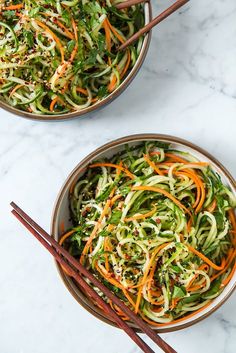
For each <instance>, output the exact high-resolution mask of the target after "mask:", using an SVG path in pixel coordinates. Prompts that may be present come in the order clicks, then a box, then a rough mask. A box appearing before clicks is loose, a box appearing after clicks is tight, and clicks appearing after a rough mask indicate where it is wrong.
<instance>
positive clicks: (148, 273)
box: [60, 141, 236, 326]
mask: <svg viewBox="0 0 236 353" xmlns="http://www.w3.org/2000/svg"><path fill="white" fill-rule="evenodd" d="M235 206H236V200H235V196H234V195H233V193H232V191H231V190H230V189H229V187H228V186H226V185H224V183H223V182H222V180H221V177H220V176H219V175H218V174H217V173H216V172H215V171H214V170H213V168H212V167H211V166H210V164H209V163H208V162H202V161H199V160H198V159H197V158H196V157H194V156H193V155H192V154H190V153H187V152H183V151H180V150H175V149H173V148H172V147H171V145H169V144H165V143H162V142H152V141H148V142H145V143H142V144H140V145H138V146H129V145H127V146H126V148H125V149H124V150H122V151H121V152H119V153H117V154H116V155H115V156H114V157H112V158H111V159H109V160H101V161H95V162H93V163H92V164H90V165H89V166H88V168H87V170H86V172H85V174H84V175H83V176H82V177H80V179H79V180H78V181H76V183H75V185H72V187H71V190H70V211H71V217H72V220H73V224H74V226H73V227H72V228H71V229H69V230H67V232H66V233H65V234H64V235H62V237H61V238H60V244H63V246H64V247H65V248H66V249H68V251H69V252H70V253H71V254H72V255H73V256H74V257H76V258H77V259H78V260H79V261H80V262H81V263H82V264H83V265H84V266H85V267H86V268H87V269H89V270H90V271H91V272H92V273H93V274H94V276H96V277H97V278H98V279H99V280H100V281H101V282H102V283H104V284H105V285H106V286H107V287H108V288H109V289H110V290H111V291H112V292H114V294H116V295H117V296H118V297H119V298H120V299H121V300H123V301H124V303H125V304H126V305H127V306H129V307H130V308H131V309H132V310H134V311H135V312H136V313H138V314H139V315H140V316H141V317H142V318H143V319H144V320H145V321H147V322H148V323H150V324H151V325H154V326H155V325H156V326H162V325H168V324H169V323H176V322H179V321H181V320H185V319H186V318H188V317H191V316H192V315H195V314H196V313H197V312H199V311H201V310H203V309H204V308H206V306H208V305H209V304H210V303H211V302H212V300H213V299H214V298H216V297H217V296H219V294H220V293H221V292H222V291H223V290H224V288H225V286H226V285H227V284H228V283H229V281H230V279H231V278H232V276H233V273H234V271H235V268H236V263H235V254H236V239H235V237H236V220H235V213H234V208H235ZM96 290H97V291H99V290H98V289H96ZM101 295H103V294H102V293H101ZM104 299H105V300H107V301H108V302H109V300H108V299H107V298H105V297H104ZM110 304H111V305H112V306H113V304H112V303H110ZM113 308H114V310H116V311H117V312H118V314H119V315H121V317H122V318H123V319H124V320H127V319H128V318H127V317H126V316H125V315H124V313H122V312H121V311H120V310H119V308H117V307H116V306H113Z"/></svg>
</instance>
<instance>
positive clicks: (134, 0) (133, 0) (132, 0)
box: [116, 0, 189, 50]
mask: <svg viewBox="0 0 236 353" xmlns="http://www.w3.org/2000/svg"><path fill="white" fill-rule="evenodd" d="M146 1H149V0H127V1H125V2H122V3H120V4H117V5H116V8H117V9H120V10H122V9H125V8H127V7H130V6H133V5H137V4H140V3H142V2H146ZM188 1H189V0H177V1H176V2H175V3H174V4H173V5H171V6H170V7H168V8H167V9H166V10H165V11H163V12H162V13H161V14H160V15H158V16H157V17H155V18H154V19H153V20H152V21H150V22H149V23H148V24H147V25H146V26H144V27H143V28H141V29H140V30H139V31H138V32H136V33H135V34H134V35H133V36H131V37H130V38H129V39H128V40H127V41H125V42H124V43H123V44H122V45H121V46H120V47H119V48H118V49H119V50H124V49H126V48H127V47H128V46H129V45H131V44H132V43H133V42H135V41H136V40H137V39H138V38H139V37H140V36H142V35H144V34H146V33H147V32H149V31H150V30H151V29H152V28H153V27H154V26H156V25H157V24H158V23H160V22H162V21H163V20H164V19H165V18H167V17H168V16H170V15H171V14H172V13H174V12H175V11H177V10H178V9H179V8H180V7H182V6H183V5H185V4H186V3H187V2H188Z"/></svg>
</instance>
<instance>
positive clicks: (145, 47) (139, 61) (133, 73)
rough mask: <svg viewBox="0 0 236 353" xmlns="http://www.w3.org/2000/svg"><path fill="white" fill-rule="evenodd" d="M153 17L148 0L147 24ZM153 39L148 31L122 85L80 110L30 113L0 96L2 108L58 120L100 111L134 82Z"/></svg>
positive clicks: (48, 119) (145, 15)
mask: <svg viewBox="0 0 236 353" xmlns="http://www.w3.org/2000/svg"><path fill="white" fill-rule="evenodd" d="M151 19H152V5H151V2H150V1H147V2H146V3H145V4H144V20H145V24H147V23H149V22H150V20H151ZM150 40H151V32H149V33H147V34H146V35H145V37H144V40H143V44H142V47H141V50H140V53H139V56H138V58H137V61H136V62H135V65H134V66H133V67H132V69H131V70H130V72H129V73H128V74H127V76H126V77H125V78H124V80H123V81H122V82H121V83H120V85H119V86H118V87H117V88H116V89H115V90H114V91H113V92H111V93H110V94H109V95H108V96H107V97H106V98H104V99H102V100H100V101H98V102H97V103H95V104H93V105H91V106H89V107H87V108H85V109H82V110H80V111H74V112H69V113H66V114H57V115H56V114H54V115H48V114H35V113H30V112H25V111H23V110H20V109H17V108H15V107H12V106H10V105H9V104H8V103H6V102H5V101H4V100H3V99H2V98H1V96H0V108H2V109H4V110H7V111H8V112H10V113H12V114H14V115H16V116H19V117H23V118H27V119H32V120H38V121H58V120H70V119H75V118H78V117H81V116H84V115H87V114H89V113H92V112H95V111H98V110H99V109H101V108H103V107H105V106H106V105H108V104H109V103H111V102H112V101H113V100H114V99H116V98H117V97H118V96H119V95H120V94H121V93H122V92H123V91H124V90H125V89H126V88H127V87H128V86H129V84H130V83H131V82H132V80H133V79H134V78H135V76H136V75H137V73H138V72H139V70H140V68H141V66H142V64H143V62H144V60H145V58H146V55H147V52H148V48H149V44H150Z"/></svg>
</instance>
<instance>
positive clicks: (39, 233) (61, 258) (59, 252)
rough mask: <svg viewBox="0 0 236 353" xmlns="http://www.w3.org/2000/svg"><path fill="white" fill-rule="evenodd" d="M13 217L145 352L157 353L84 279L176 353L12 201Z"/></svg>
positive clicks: (156, 341)
mask: <svg viewBox="0 0 236 353" xmlns="http://www.w3.org/2000/svg"><path fill="white" fill-rule="evenodd" d="M11 206H12V208H13V210H12V211H11V212H12V214H13V215H14V216H15V217H16V218H17V219H18V220H19V221H20V222H21V223H22V224H23V225H24V226H25V228H27V229H28V230H29V231H30V232H31V233H32V234H33V235H34V237H35V238H36V239H37V240H38V241H39V242H40V243H41V244H42V245H43V246H44V247H45V248H46V249H47V250H48V251H49V252H50V253H51V255H52V256H53V257H54V258H55V259H56V261H57V262H58V263H59V264H60V265H61V266H63V268H64V269H65V270H66V271H67V272H68V274H70V276H71V277H73V278H74V279H75V281H76V282H77V283H78V284H79V285H80V286H81V287H82V288H83V289H84V290H85V292H86V293H87V294H88V295H89V296H90V297H91V298H93V300H94V301H95V302H96V304H97V305H99V306H100V307H102V308H103V310H104V312H106V313H107V315H109V316H110V317H111V318H112V319H113V320H114V322H116V324H117V325H118V326H119V327H120V328H121V329H123V330H124V331H125V332H126V333H127V334H128V335H129V336H130V338H131V339H132V340H133V341H134V342H135V343H136V344H137V345H138V346H139V347H140V348H141V349H142V351H143V352H145V353H154V351H153V350H152V349H151V348H150V347H149V346H148V345H147V343H145V342H144V341H143V340H142V338H141V337H140V336H139V335H138V334H137V333H136V332H135V331H134V330H133V329H132V328H131V327H130V326H129V325H128V324H127V323H126V322H125V321H123V320H122V319H121V318H120V316H119V315H118V314H117V313H116V312H115V311H114V310H113V309H112V308H111V307H110V305H108V304H107V303H106V302H105V301H104V300H103V299H102V298H101V297H100V296H99V295H98V294H97V292H96V291H95V290H94V289H93V288H92V287H91V286H90V285H89V284H88V283H87V282H86V281H85V280H84V278H83V276H84V277H86V278H88V279H89V280H90V281H91V282H92V283H93V285H94V286H96V287H97V288H99V289H100V290H101V291H102V292H103V293H104V295H106V297H107V298H109V299H110V300H111V301H112V302H113V303H114V304H116V305H117V306H118V307H119V308H120V309H121V310H122V311H123V313H124V314H125V315H126V316H128V317H129V319H130V321H133V322H134V323H135V324H136V325H137V326H138V327H139V329H140V330H141V331H142V332H143V333H145V334H146V335H147V336H149V337H150V338H151V339H152V340H153V341H154V342H155V343H156V344H157V345H158V346H159V347H160V348H161V349H162V350H163V351H164V352H166V353H176V351H175V350H174V349H173V348H172V347H170V346H169V345H168V344H167V343H166V342H165V341H163V339H162V338H161V337H160V336H159V335H158V334H156V333H155V332H154V331H153V330H152V329H151V328H150V327H149V326H148V325H147V324H146V323H145V322H144V321H143V320H142V319H141V318H140V317H139V316H138V315H136V314H135V313H134V312H133V311H132V310H130V309H129V308H128V307H127V306H126V305H125V304H124V303H123V302H122V301H121V300H120V299H119V298H118V297H116V296H115V295H114V294H113V293H112V292H110V290H109V289H108V288H107V287H105V286H104V285H103V284H102V283H101V282H100V281H99V280H98V279H96V278H95V277H94V276H93V274H92V273H91V272H89V271H88V270H87V269H86V268H85V267H84V266H83V265H81V264H80V262H78V261H77V260H76V259H75V258H74V257H73V256H71V255H70V254H69V252H68V251H66V250H65V249H64V248H63V247H62V246H61V245H59V244H58V243H57V241H56V240H55V239H54V238H52V237H51V236H50V235H49V234H48V233H47V232H46V231H45V230H44V229H43V228H41V227H40V226H39V225H38V224H37V223H36V222H35V221H34V220H33V219H32V218H30V217H29V216H28V215H27V214H26V213H25V212H24V211H23V210H22V209H21V208H20V207H19V206H17V205H16V204H15V203H14V202H11Z"/></svg>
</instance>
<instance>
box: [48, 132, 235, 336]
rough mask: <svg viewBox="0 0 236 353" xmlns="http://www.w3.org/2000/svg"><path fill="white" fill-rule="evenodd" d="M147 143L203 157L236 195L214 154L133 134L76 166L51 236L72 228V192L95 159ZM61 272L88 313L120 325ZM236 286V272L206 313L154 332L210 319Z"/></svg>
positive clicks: (182, 142)
mask: <svg viewBox="0 0 236 353" xmlns="http://www.w3.org/2000/svg"><path fill="white" fill-rule="evenodd" d="M145 141H161V142H166V143H169V144H171V146H172V147H173V148H175V149H178V150H181V151H185V152H190V153H191V154H192V155H194V156H196V157H197V158H199V159H200V160H201V161H206V162H209V163H210V164H211V167H212V168H213V169H214V170H215V171H216V172H217V173H218V174H219V175H220V176H221V178H222V181H223V183H224V184H225V185H228V186H229V188H230V189H231V190H232V191H233V193H234V194H235V195H236V182H235V180H234V178H233V177H232V176H231V174H230V173H229V172H228V171H227V170H226V168H225V167H224V166H223V165H222V164H221V163H220V162H219V161H218V160H217V159H216V158H215V157H213V156H212V155H211V154H209V153H208V152H206V151H205V150H203V149H202V148H200V147H198V146H196V145H194V144H192V143H191V142H188V141H185V140H182V139H180V138H178V137H173V136H168V135H160V134H140V135H132V136H127V137H123V138H119V139H118V140H114V141H111V142H109V143H107V144H105V145H103V146H101V147H99V148H97V149H96V150H95V151H94V152H92V153H90V154H89V155H88V156H87V157H85V158H84V159H83V160H82V161H81V162H79V164H78V165H77V166H76V167H75V169H74V170H73V171H72V172H71V174H70V175H69V176H68V178H67V179H66V181H65V183H64V185H63V186H62V188H61V190H60V192H59V195H58V197H57V200H56V202H55V207H54V210H53V214H52V222H51V234H52V236H53V237H54V238H55V239H56V240H59V239H60V237H61V233H60V225H61V223H64V225H65V229H67V228H69V227H71V226H72V223H71V220H70V212H69V192H70V188H71V186H72V185H74V183H75V182H76V181H77V180H78V179H79V178H80V177H81V176H82V175H83V174H84V172H85V170H86V168H87V166H88V165H89V164H90V163H91V162H92V161H94V160H99V159H101V158H104V157H107V158H110V157H112V156H113V155H115V154H116V153H117V152H120V151H121V150H123V149H124V145H125V144H127V143H128V144H129V145H130V146H135V145H137V144H139V143H141V142H145ZM56 266H57V269H58V271H59V274H60V277H61V279H62V281H63V282H64V284H65V286H66V287H67V289H68V290H69V292H70V293H71V294H72V295H73V297H74V298H75V299H76V300H77V302H78V303H79V304H80V305H82V306H83V307H84V308H85V309H86V310H88V311H89V312H90V313H91V314H93V315H94V316H95V317H97V318H99V319H100V320H102V321H103V322H106V323H108V324H110V325H113V326H116V324H115V323H114V322H113V321H112V319H111V318H109V317H108V316H107V315H106V314H105V313H104V312H103V311H102V310H101V309H100V308H98V307H97V306H96V305H95V304H94V303H93V302H92V301H91V299H89V298H88V297H87V296H86V295H85V294H84V292H83V291H82V290H81V289H80V288H79V287H78V285H77V284H76V283H75V281H74V280H73V279H72V278H71V277H69V276H68V275H67V274H66V273H65V272H64V271H63V270H62V268H61V266H60V265H58V264H56ZM235 287H236V273H234V275H233V277H232V278H231V280H230V282H229V283H228V284H227V286H226V287H225V289H224V290H223V292H222V293H221V294H220V295H219V296H218V297H217V298H215V299H214V300H213V301H212V302H211V303H210V304H209V305H208V306H207V307H206V308H205V309H204V310H202V311H201V312H199V313H196V314H192V315H191V317H189V318H188V317H186V319H185V320H183V321H181V322H179V323H178V322H177V323H169V324H167V325H166V326H164V327H155V328H154V329H155V330H157V331H159V332H171V331H176V330H180V329H183V328H186V327H188V326H191V325H193V324H195V323H197V322H199V321H201V320H203V319H204V318H206V317H208V316H209V315H210V314H212V313H213V312H214V311H215V310H217V309H218V308H219V307H220V306H221V305H222V304H223V303H224V302H225V301H226V300H227V299H228V298H229V297H230V295H231V294H232V293H233V291H234V289H235ZM130 325H131V326H132V327H134V328H135V329H136V330H137V331H138V329H137V327H136V326H135V325H134V324H132V323H130Z"/></svg>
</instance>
